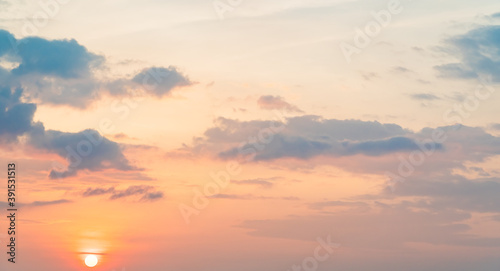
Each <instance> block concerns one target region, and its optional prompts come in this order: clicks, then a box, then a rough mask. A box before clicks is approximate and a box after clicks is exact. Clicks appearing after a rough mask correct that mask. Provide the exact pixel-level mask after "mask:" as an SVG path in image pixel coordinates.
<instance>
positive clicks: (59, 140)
mask: <svg viewBox="0 0 500 271" xmlns="http://www.w3.org/2000/svg"><path fill="white" fill-rule="evenodd" d="M29 143H30V144H31V145H32V146H34V147H36V148H38V149H41V150H45V151H48V152H51V153H56V154H58V155H59V156H61V157H63V158H65V159H66V160H67V161H68V163H69V165H68V166H67V168H65V169H64V168H59V169H53V170H52V171H51V172H50V175H49V177H50V178H52V179H56V178H66V177H70V176H74V175H76V174H77V172H78V171H80V170H84V169H86V170H91V171H101V170H104V169H111V168H112V169H118V170H121V171H131V170H137V168H135V167H133V166H132V165H130V162H129V161H128V160H127V158H125V156H124V155H123V153H122V148H121V147H120V145H119V144H118V143H116V142H113V141H111V140H109V139H107V138H105V137H103V136H102V135H100V134H99V132H97V131H96V130H92V129H88V130H84V131H81V132H78V133H66V132H60V131H54V130H45V129H44V128H43V127H38V128H37V129H34V130H33V131H32V132H31V133H30V137H29ZM60 166H62V165H60Z"/></svg>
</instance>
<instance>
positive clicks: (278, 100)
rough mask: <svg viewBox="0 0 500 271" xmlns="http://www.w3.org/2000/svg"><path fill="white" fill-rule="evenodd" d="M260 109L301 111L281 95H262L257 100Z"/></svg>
mask: <svg viewBox="0 0 500 271" xmlns="http://www.w3.org/2000/svg"><path fill="white" fill-rule="evenodd" d="M257 104H258V105H259V107H260V108H261V109H265V110H285V111H288V112H297V113H303V111H302V110H300V109H299V108H298V107H297V106H295V105H291V104H289V103H288V102H286V101H285V99H284V98H283V97H281V96H272V95H264V96H261V97H260V98H259V100H257Z"/></svg>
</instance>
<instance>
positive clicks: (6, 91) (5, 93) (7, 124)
mask: <svg viewBox="0 0 500 271" xmlns="http://www.w3.org/2000/svg"><path fill="white" fill-rule="evenodd" d="M21 95H22V89H20V88H17V89H15V90H11V89H10V88H9V87H2V88H0V138H3V139H5V140H7V141H14V140H17V137H18V136H20V135H22V134H24V133H26V132H28V131H30V130H31V129H32V127H33V125H34V123H33V116H34V114H35V111H36V105H35V104H31V103H22V102H21V101H20V98H21Z"/></svg>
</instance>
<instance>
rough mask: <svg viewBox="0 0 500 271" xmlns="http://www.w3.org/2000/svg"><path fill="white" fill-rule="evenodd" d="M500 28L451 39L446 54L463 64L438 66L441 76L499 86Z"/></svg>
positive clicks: (474, 31)
mask: <svg viewBox="0 0 500 271" xmlns="http://www.w3.org/2000/svg"><path fill="white" fill-rule="evenodd" d="M499 37H500V25H488V26H481V27H478V28H476V29H473V30H471V31H469V32H467V33H466V34H464V35H460V36H456V37H453V38H450V39H449V40H448V41H447V42H448V44H449V46H450V47H449V48H446V49H445V50H446V51H447V52H448V53H450V54H453V55H457V56H458V57H459V60H460V62H456V63H448V64H444V65H440V66H436V69H437V70H438V71H439V72H440V73H441V75H442V76H447V77H458V78H464V79H469V78H478V77H480V76H485V77H488V78H491V80H492V81H494V82H500V41H499Z"/></svg>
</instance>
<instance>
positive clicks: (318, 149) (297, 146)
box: [205, 116, 442, 161]
mask: <svg viewBox="0 0 500 271" xmlns="http://www.w3.org/2000/svg"><path fill="white" fill-rule="evenodd" d="M220 122H221V124H222V125H220V126H219V127H217V128H212V129H209V130H207V132H205V136H206V137H207V138H206V140H207V142H220V141H222V140H223V141H225V142H235V143H240V144H238V146H237V147H233V148H230V149H228V150H224V151H221V152H219V157H221V158H223V159H232V158H237V157H241V156H245V155H246V154H250V153H254V154H255V156H254V157H253V160H255V161H258V160H273V159H279V158H285V157H292V158H299V159H310V158H312V157H316V156H320V155H326V156H350V155H356V154H364V155H368V156H380V155H384V154H388V153H393V152H404V151H412V150H418V149H419V145H418V144H417V142H416V140H415V139H413V138H410V137H406V136H404V135H405V134H408V135H411V134H410V133H409V132H408V131H405V130H404V129H402V128H401V127H400V126H398V125H395V124H380V123H378V122H363V121H358V120H344V121H341V120H332V119H330V120H328V119H321V118H319V117H316V116H303V117H295V118H289V119H287V122H286V123H285V124H284V127H285V129H284V130H283V131H282V132H279V133H276V134H274V135H272V141H271V142H270V143H269V144H265V146H264V145H261V146H257V147H256V146H255V144H254V143H252V142H248V143H246V144H241V142H245V139H247V138H249V136H252V135H254V136H257V135H259V133H260V132H261V131H262V130H263V129H266V127H267V128H269V127H272V125H271V124H270V123H269V122H268V121H251V122H238V121H233V120H227V119H221V120H220ZM240 133H242V134H240ZM243 133H245V134H243ZM236 139H238V140H236ZM239 140H241V141H240V142H238V141H239ZM436 149H438V150H441V149H442V146H441V145H440V144H437V145H436Z"/></svg>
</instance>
